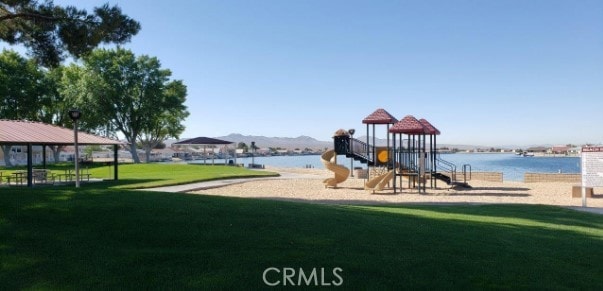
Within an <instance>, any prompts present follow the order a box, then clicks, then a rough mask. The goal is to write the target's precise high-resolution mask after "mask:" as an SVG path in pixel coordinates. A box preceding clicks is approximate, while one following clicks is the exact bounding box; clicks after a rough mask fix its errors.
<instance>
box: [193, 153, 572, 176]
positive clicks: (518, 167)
mask: <svg viewBox="0 0 603 291" xmlns="http://www.w3.org/2000/svg"><path fill="white" fill-rule="evenodd" d="M440 157H441V158H442V159H444V160H446V161H449V162H451V163H453V164H455V165H456V167H457V170H458V171H460V170H461V169H462V166H463V165H464V164H469V165H471V169H472V170H473V171H475V172H501V173H503V178H504V180H505V181H523V175H524V173H526V172H529V173H559V172H561V173H580V172H581V170H580V157H521V156H517V155H515V154H477V153H467V154H465V153H457V154H444V155H441V156H440ZM204 162H206V163H211V162H212V161H211V160H207V161H194V163H204ZM236 162H237V163H238V164H245V165H248V164H250V163H251V162H252V158H237V161H236ZM337 162H338V163H339V164H341V165H344V166H346V167H348V168H350V167H351V162H350V159H348V158H346V157H345V156H338V157H337ZM214 163H216V164H224V163H225V161H224V160H215V161H214ZM254 163H256V164H263V165H267V166H274V167H287V168H305V167H313V168H318V169H322V168H324V166H323V165H322V163H321V161H320V156H319V155H309V156H274V157H255V158H254ZM361 166H362V167H366V165H363V164H361V163H360V162H358V161H354V167H361Z"/></svg>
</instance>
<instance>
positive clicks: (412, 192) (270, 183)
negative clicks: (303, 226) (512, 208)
mask: <svg viewBox="0 0 603 291" xmlns="http://www.w3.org/2000/svg"><path fill="white" fill-rule="evenodd" d="M265 171H271V172H278V173H279V174H281V175H282V177H276V178H263V179H256V180H251V181H247V182H243V183H237V184H232V185H225V186H220V187H216V188H209V189H204V190H199V191H192V192H188V193H192V194H202V195H217V196H230V197H242V198H261V199H274V200H287V201H298V202H307V203H321V204H539V205H554V206H562V207H571V208H576V207H578V208H582V207H581V206H582V199H580V198H572V186H574V185H575V183H571V182H534V183H524V182H517V181H503V182H489V181H480V180H471V181H469V182H468V183H469V184H470V185H471V186H472V187H473V188H471V189H453V188H450V187H449V186H448V185H445V184H444V183H443V182H439V183H437V186H438V187H437V188H435V189H430V188H427V190H426V193H418V191H417V190H416V189H403V190H402V192H398V193H396V194H394V193H393V190H392V189H388V188H386V189H384V190H383V191H378V192H377V191H376V192H375V193H374V194H373V193H371V191H367V190H364V182H365V180H364V179H357V178H355V177H354V178H351V177H350V178H348V179H347V180H346V181H344V182H342V183H340V184H339V185H338V187H337V188H325V187H324V185H323V183H322V180H323V179H326V178H331V177H333V173H332V172H329V171H328V170H325V169H316V168H314V169H298V168H276V167H266V169H265ZM404 182H406V181H404ZM588 208H603V188H601V187H598V188H595V196H594V197H593V198H587V209H588Z"/></svg>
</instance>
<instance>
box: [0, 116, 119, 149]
mask: <svg viewBox="0 0 603 291" xmlns="http://www.w3.org/2000/svg"><path fill="white" fill-rule="evenodd" d="M73 143H74V136H73V129H69V128H64V127H59V126H56V125H52V124H46V123H42V122H33V121H24V120H6V119H0V144H8V145H11V144H12V145H19V144H34V145H72V144H73ZM78 144H80V145H121V144H124V143H123V142H121V141H117V140H113V139H109V138H106V137H101V136H97V135H94V134H89V133H85V132H78Z"/></svg>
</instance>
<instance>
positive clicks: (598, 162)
mask: <svg viewBox="0 0 603 291" xmlns="http://www.w3.org/2000/svg"><path fill="white" fill-rule="evenodd" d="M601 186H603V146H600V147H582V207H586V187H601Z"/></svg>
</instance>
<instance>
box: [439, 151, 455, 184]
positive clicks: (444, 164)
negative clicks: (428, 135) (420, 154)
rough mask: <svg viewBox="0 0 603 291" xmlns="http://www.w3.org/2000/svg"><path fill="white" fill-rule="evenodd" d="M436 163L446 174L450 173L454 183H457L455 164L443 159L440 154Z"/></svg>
mask: <svg viewBox="0 0 603 291" xmlns="http://www.w3.org/2000/svg"><path fill="white" fill-rule="evenodd" d="M436 162H437V163H438V166H440V168H443V170H444V171H445V172H450V175H451V177H450V178H451V179H452V181H456V165H455V164H453V163H451V162H449V161H446V160H444V159H442V158H441V157H440V155H439V154H438V155H437V157H436Z"/></svg>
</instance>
